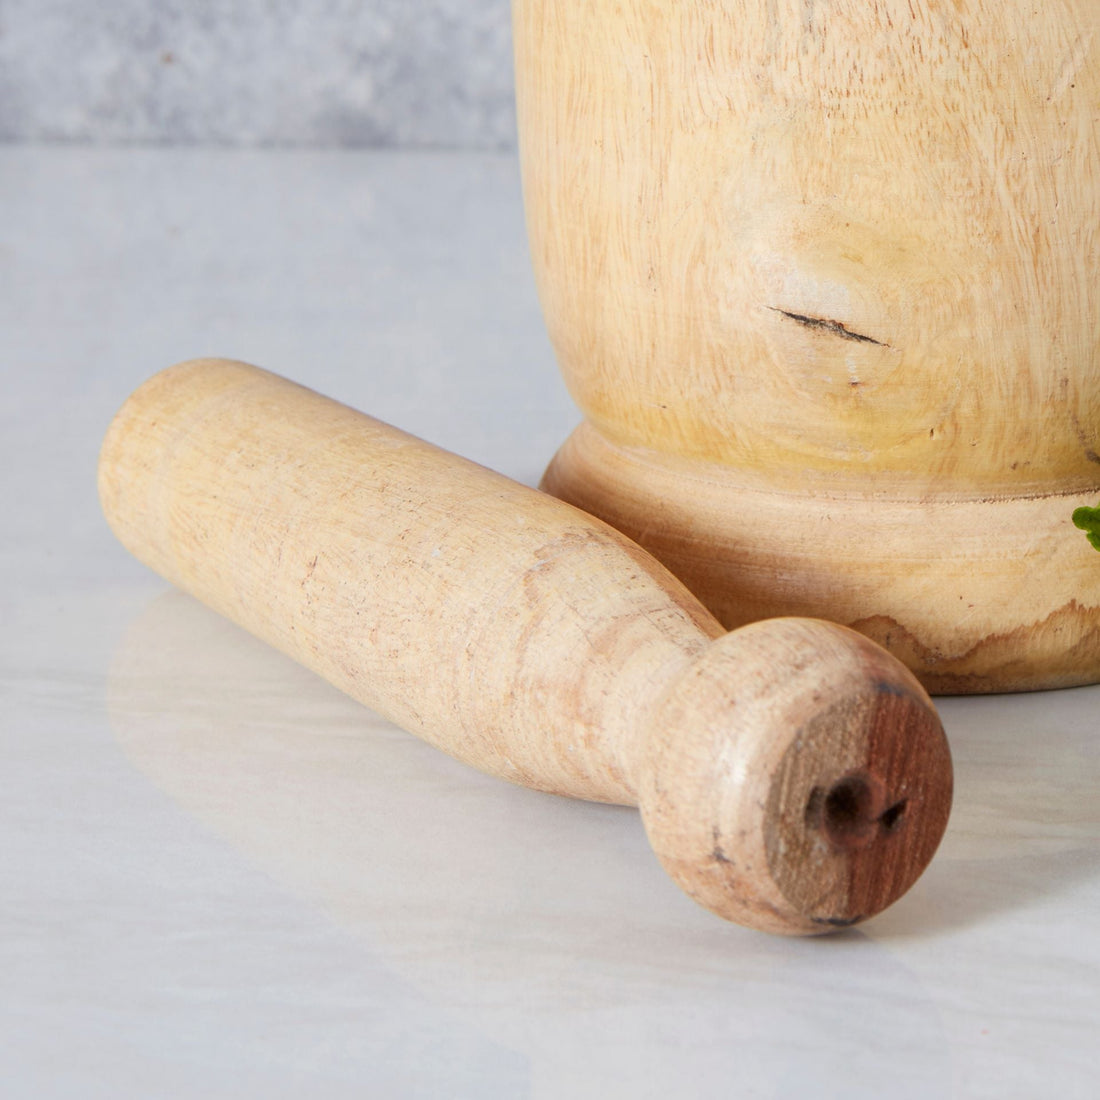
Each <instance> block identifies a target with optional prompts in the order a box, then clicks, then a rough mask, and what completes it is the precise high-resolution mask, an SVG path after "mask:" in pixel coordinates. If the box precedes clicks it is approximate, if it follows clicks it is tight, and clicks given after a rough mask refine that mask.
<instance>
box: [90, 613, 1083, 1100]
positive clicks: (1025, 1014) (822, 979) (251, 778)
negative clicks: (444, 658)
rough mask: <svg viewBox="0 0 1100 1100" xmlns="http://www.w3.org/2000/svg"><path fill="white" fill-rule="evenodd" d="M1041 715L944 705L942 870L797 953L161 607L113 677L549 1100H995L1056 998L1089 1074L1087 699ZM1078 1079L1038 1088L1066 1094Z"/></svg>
mask: <svg viewBox="0 0 1100 1100" xmlns="http://www.w3.org/2000/svg"><path fill="white" fill-rule="evenodd" d="M1044 698H1046V699H1047V705H1046V706H1044V705H1043V699H1044ZM1050 698H1051V697H1049V696H1047V697H1041V696H1035V697H1026V698H1018V697H1014V698H1011V699H1010V698H1007V697H1006V698H1004V699H993V700H958V701H945V706H944V711H945V718H946V720H947V722H948V726H949V729H953V731H954V735H955V737H954V740H955V746H956V756H957V758H958V771H959V793H958V803H957V809H956V813H955V819H954V822H953V825H952V828H951V830H950V831H949V834H948V839H947V840H946V841H945V845H944V849H943V850H942V852H941V854H940V856H939V857H938V859H937V860H936V862H935V863H934V864H933V867H932V869H930V871H929V872H928V873H927V875H926V876H925V878H924V879H923V880H922V881H921V882H920V883H919V884H918V885H917V887H916V888H915V889H914V890H913V892H912V893H911V894H910V895H909V896H908V897H907V898H904V899H902V901H901V902H899V903H898V904H897V905H896V906H895V907H894V908H893V909H892V910H890V911H888V912H887V913H886V914H884V915H882V916H881V917H879V918H878V919H877V920H876V921H873V922H870V923H869V924H868V925H867V926H865V930H864V931H860V932H852V933H847V934H844V935H841V936H839V937H836V938H834V939H831V940H826V941H788V940H778V939H771V938H769V937H766V936H763V935H760V934H758V933H753V932H749V931H746V930H743V929H739V928H735V927H732V926H727V925H724V924H722V923H721V922H720V921H718V920H717V919H715V918H713V917H711V916H710V915H709V914H707V913H705V912H703V911H702V910H697V909H696V908H695V907H694V906H693V905H692V904H691V903H690V902H689V901H687V900H686V899H685V898H683V897H682V896H681V895H680V894H679V892H678V891H677V890H676V888H675V887H674V886H673V885H672V884H671V883H670V882H668V881H667V879H666V878H665V876H664V875H663V873H662V872H661V871H660V869H659V867H658V866H657V864H656V862H655V860H654V859H653V858H652V855H651V853H650V852H649V849H648V846H647V844H646V841H645V837H644V834H643V832H642V829H641V825H640V821H639V820H638V818H637V815H636V814H635V813H634V812H633V811H630V810H625V809H621V808H613V807H606V806H596V805H588V804H583V803H574V802H569V801H567V800H564V799H558V798H554V797H552V796H548V795H541V794H537V793H534V792H530V791H526V790H522V789H519V788H513V787H509V786H508V785H506V784H503V783H500V782H499V781H496V780H493V779H489V778H487V777H484V776H481V775H479V774H478V773H476V772H473V771H470V770H469V769H467V768H464V767H463V766H461V765H459V764H457V763H456V762H454V761H452V760H450V759H448V758H447V757H445V756H443V755H441V754H439V753H438V752H436V751H435V750H433V749H431V748H429V747H428V746H426V745H424V744H422V743H420V742H419V741H417V740H416V739H414V738H412V737H410V736H409V735H407V734H405V733H403V732H401V731H399V730H397V729H396V728H395V727H393V726H391V725H389V724H388V723H386V722H385V721H383V720H382V719H380V718H378V717H376V716H374V715H373V714H372V713H371V712H369V711H366V710H364V709H363V708H360V707H359V706H357V705H356V704H355V703H353V702H352V701H350V700H347V699H345V698H343V697H342V696H340V695H339V694H338V693H336V692H335V691H334V690H332V689H330V688H329V687H327V686H326V685H325V684H323V683H322V682H320V681H319V680H317V679H316V678H314V677H313V676H312V675H311V674H310V673H308V672H306V671H304V670H302V669H299V668H297V667H296V666H294V665H293V664H292V663H291V662H289V661H287V660H286V659H285V658H283V657H281V656H280V655H278V654H276V653H274V652H272V651H270V650H269V649H267V648H266V647H265V646H263V645H262V644H261V643H259V642H256V641H255V640H253V639H251V638H249V637H248V636H247V635H245V634H243V633H242V632H240V631H239V630H238V629H237V628H235V627H233V626H232V625H230V624H228V623H226V622H223V621H222V620H220V619H219V618H217V617H216V616H215V615H213V614H212V613H210V612H208V611H207V610H206V609H205V608H203V607H201V606H200V605H199V604H197V603H195V602H194V601H192V600H190V599H189V598H188V597H186V596H183V595H181V594H178V593H168V594H166V595H164V596H162V597H161V598H159V599H158V600H156V601H154V602H152V603H151V604H150V605H149V607H148V608H147V609H146V611H145V612H144V613H143V614H142V615H141V616H140V617H138V618H137V619H136V620H135V621H134V622H133V624H132V626H131V629H130V632H129V634H128V635H127V637H126V638H125V639H124V641H123V642H122V643H121V644H120V646H119V647H118V649H117V651H116V653H115V659H114V662H113V666H112V670H111V674H110V678H109V712H110V720H111V725H112V729H113V731H114V734H115V736H116V738H117V740H118V743H119V745H120V746H121V747H122V749H123V750H124V751H125V753H126V755H127V756H128V758H129V759H130V760H131V761H132V762H133V764H134V765H135V766H136V767H137V768H139V769H140V770H141V771H142V772H143V773H144V774H145V775H146V776H148V777H149V779H150V780H151V781H152V782H153V783H155V784H156V785H157V786H158V787H159V788H160V789H161V790H163V791H165V792H166V793H167V794H168V795H170V797H171V798H172V799H173V800H174V801H175V802H176V803H178V804H179V805H180V806H181V807H182V808H183V809H184V810H186V811H187V812H188V813H189V814H191V815H194V817H195V818H196V819H198V820H199V821H201V822H202V823H203V824H204V825H205V826H207V827H208V828H209V829H211V830H212V831H213V832H214V833H216V834H217V835H218V836H220V837H223V838H224V839H225V840H226V841H227V842H228V843H230V844H231V845H232V846H233V847H234V848H235V849H236V850H238V851H239V852H241V853H242V854H243V855H244V856H246V857H247V859H248V860H249V862H250V863H251V864H253V865H254V866H256V867H257V868H261V869H262V870H263V871H264V872H265V873H267V874H269V875H271V876H272V877H273V878H274V879H275V880H276V881H278V882H280V883H283V884H284V885H285V886H286V888H287V889H289V890H291V891H292V892H293V893H294V894H295V895H297V896H300V897H302V898H305V899H309V900H310V901H311V902H313V903H315V904H316V905H318V906H320V907H321V908H323V910H324V911H326V912H327V913H328V914H330V915H331V917H332V918H333V919H334V920H335V921H337V922H338V923H339V924H340V925H341V926H342V927H344V928H345V929H347V930H349V931H351V932H352V933H353V934H354V935H355V936H356V937H357V938H359V939H360V940H361V941H362V942H363V943H364V944H366V945H369V948H370V950H371V952H372V953H373V954H374V955H376V956H377V958H378V959H379V962H380V965H382V966H383V967H384V968H385V970H386V972H387V973H388V974H389V975H390V976H391V980H392V981H393V982H395V983H399V984H400V985H401V987H402V989H403V990H404V991H405V993H404V1002H405V1003H407V1004H408V1005H413V1004H417V1005H419V1004H421V1003H429V1004H431V1005H432V1006H434V1007H435V1008H436V1010H437V1011H441V1012H444V1013H453V1014H455V1016H456V1018H461V1019H462V1020H463V1021H464V1022H465V1023H467V1024H468V1025H472V1026H473V1027H474V1028H476V1029H477V1030H478V1031H480V1032H482V1033H483V1034H484V1035H485V1037H486V1040H487V1041H489V1042H491V1043H492V1044H494V1045H496V1046H498V1047H499V1048H501V1049H504V1050H509V1051H515V1052H517V1053H518V1054H520V1055H521V1056H522V1057H523V1058H524V1060H525V1061H526V1060H529V1061H530V1064H531V1074H532V1080H531V1092H530V1095H533V1096H547V1097H550V1096H570V1097H581V1096H592V1097H596V1096H611V1095H615V1096H618V1095H624V1096H625V1095H632V1096H656V1095H667V1094H673V1095H675V1094H677V1093H680V1094H683V1092H682V1090H683V1089H684V1087H685V1083H688V1082H694V1083H695V1084H696V1085H697V1087H698V1088H699V1090H700V1092H699V1094H700V1095H702V1094H706V1095H710V1094H712V1090H721V1089H723V1088H724V1087H728V1086H729V1085H731V1084H732V1083H734V1082H736V1092H735V1093H734V1094H736V1095H744V1096H754V1095H763V1096H772V1095H776V1096H785V1095H790V1094H792V1093H793V1092H794V1090H795V1089H796V1088H797V1089H800V1090H801V1089H804V1088H806V1087H807V1086H808V1084H809V1083H810V1082H813V1083H814V1086H813V1095H815V1096H831V1095H837V1096H839V1095H844V1096H846V1097H861V1096H868V1097H869V1096H872V1095H881V1094H882V1093H883V1092H888V1093H889V1095H891V1096H893V1097H906V1096H929V1095H949V1094H950V1093H951V1092H952V1090H953V1089H964V1090H965V1094H966V1095H987V1094H988V1095H991V1096H992V1095H1002V1096H1003V1095H1014V1094H1016V1093H1013V1092H1012V1091H1011V1087H1016V1086H1018V1085H1019V1083H1020V1081H1021V1080H1028V1079H1031V1080H1034V1081H1036V1082H1037V1081H1038V1080H1039V1076H1037V1075H1039V1074H1040V1067H1039V1066H1037V1065H1036V1063H1035V1060H1034V1058H1033V1057H1032V1056H1031V1055H1030V1054H1029V1051H1028V1044H1027V1043H1026V1042H1022V1041H1021V1035H1026V1034H1032V1033H1033V1031H1034V1029H1035V1028H1037V1027H1042V1026H1044V1025H1043V1022H1042V1021H1043V1018H1044V1017H1045V1016H1046V1014H1047V1013H1049V1010H1050V1009H1051V1007H1052V1002H1051V1001H1050V1000H1048V998H1052V997H1053V998H1054V1002H1055V1003H1057V1004H1058V1005H1059V1006H1065V1008H1060V1009H1059V1012H1058V1013H1057V1017H1058V1021H1057V1031H1058V1034H1059V1035H1060V1036H1061V1037H1062V1038H1061V1041H1062V1043H1063V1044H1065V1045H1067V1047H1068V1048H1069V1049H1071V1050H1072V1049H1073V1048H1074V1042H1075V1041H1080V1042H1081V1046H1080V1049H1081V1050H1084V1049H1085V1046H1084V1042H1085V1040H1086V1039H1087V1037H1088V1035H1089V1034H1090V1031H1091V1028H1092V1026H1093V1023H1094V1014H1095V1012H1096V1009H1097V1006H1098V1004H1100V996H1098V994H1097V990H1096V987H1095V983H1094V982H1092V981H1091V979H1093V978H1095V973H1096V972H1095V965H1096V961H1097V945H1096V942H1095V940H1096V933H1095V929H1093V928H1090V929H1086V928H1084V927H1081V924H1082V922H1083V920H1085V919H1087V916H1086V917H1079V918H1077V920H1076V922H1075V921H1074V920H1073V919H1072V918H1070V917H1069V916H1068V915H1063V916H1062V917H1061V926H1059V925H1058V924H1057V923H1052V919H1053V920H1054V921H1056V920H1057V915H1058V914H1069V913H1072V911H1073V910H1072V909H1066V908H1064V906H1062V904H1061V903H1062V902H1063V901H1064V895H1066V894H1073V893H1077V894H1079V895H1080V896H1081V898H1082V899H1085V898H1089V897H1091V898H1093V899H1095V898H1096V896H1097V879H1098V867H1097V863H1098V851H1100V846H1098V840H1100V829H1098V828H1097V816H1096V814H1095V811H1094V810H1093V809H1092V807H1091V805H1089V804H1088V801H1089V798H1090V796H1091V794H1092V792H1094V791H1095V790H1096V788H1097V781H1098V779H1100V753H1098V752H1097V751H1096V747H1095V744H1094V742H1093V739H1092V738H1091V737H1090V736H1089V734H1090V732H1091V730H1090V728H1089V726H1088V724H1087V722H1083V721H1080V720H1079V717H1081V716H1086V715H1087V710H1088V704H1089V703H1090V702H1091V703H1092V704H1095V703H1096V701H1097V698H1098V695H1097V693H1096V692H1095V691H1094V690H1092V689H1085V690H1084V691H1082V692H1081V693H1079V695H1078V697H1077V698H1078V699H1079V701H1080V713H1079V714H1078V711H1077V709H1076V708H1073V707H1069V708H1061V709H1059V712H1058V713H1059V718H1058V719H1057V720H1051V721H1049V722H1048V723H1047V725H1046V726H1045V727H1044V726H1042V725H1038V728H1039V729H1042V731H1043V732H1042V736H1041V737H1040V738H1036V737H1035V730H1036V728H1037V723H1041V721H1042V719H1043V716H1044V715H1049V713H1050V710H1051V708H1050V706H1049V700H1050ZM1065 699H1066V700H1067V701H1068V702H1070V703H1073V702H1074V701H1075V700H1074V699H1073V698H1070V696H1069V695H1066V696H1065ZM1078 912H1084V913H1085V914H1087V912H1088V910H1078ZM1074 923H1076V924H1077V928H1076V931H1077V933H1078V934H1079V935H1081V934H1084V933H1086V932H1087V933H1089V935H1088V940H1089V942H1088V945H1087V947H1088V953H1089V954H1090V956H1091V958H1090V959H1084V958H1081V957H1080V956H1077V955H1076V953H1075V951H1074V950H1073V941H1072V940H1069V939H1067V938H1066V936H1067V934H1070V933H1072V931H1073V929H1072V928H1071V927H1069V926H1070V925H1073V924H1074ZM1025 932H1026V933H1027V936H1028V939H1029V942H1028V943H1026V944H1025V945H1023V947H1022V949H1020V948H1013V966H1014V969H1013V970H1012V971H1011V972H1009V971H1008V969H1007V968H1006V970H1005V973H1004V974H1003V975H1002V974H998V967H997V966H996V965H995V961H994V960H995V959H996V958H997V956H998V954H999V953H1002V952H1005V951H1006V950H1009V947H1010V945H1011V944H1012V943H1013V942H1014V939H1015V937H1018V936H1020V935H1022V934H1023V933H1025ZM1090 964H1091V967H1092V969H1091V970H1090ZM1021 978H1022V979H1023V981H1024V983H1025V984H1026V985H1027V986H1028V987H1029V990H1030V996H1029V998H1028V999H1026V1000H1025V1001H1022V1002H1021V1000H1020V998H1019V997H1016V996H1011V995H1010V994H1011V993H1012V990H1013V989H1014V988H1015V987H1016V986H1017V985H1018V983H1019V982H1020V981H1021ZM1048 982H1049V983H1050V989H1049V990H1048V988H1047V983H1048ZM1055 989H1056V990H1057V993H1056V995H1055V992H1054V990H1055ZM1074 1004H1076V1007H1077V1008H1078V1009H1079V1010H1080V1012H1081V1015H1080V1016H1076V1013H1075V1012H1074V1011H1072V1010H1069V1011H1066V1009H1069V1006H1072V1005H1074ZM405 1026H406V1027H407V1029H408V1030H409V1032H415V1031H416V1030H417V1027H418V1023H417V1018H416V1014H415V1013H411V1012H410V1014H409V1016H408V1019H407V1020H406V1025H405ZM1052 1038H1053V1036H1052ZM1082 1057H1084V1056H1082ZM899 1064H903V1065H904V1073H900V1074H899ZM1086 1068H1087V1067H1086V1066H1085V1064H1084V1062H1083V1061H1080V1062H1079V1063H1078V1064H1074V1060H1073V1058H1072V1057H1071V1058H1067V1059H1064V1060H1063V1062H1062V1064H1061V1065H1060V1066H1059V1067H1057V1069H1056V1075H1057V1074H1061V1075H1062V1082H1061V1084H1062V1087H1063V1095H1067V1094H1075V1093H1074V1092H1073V1090H1074V1088H1084V1087H1085V1085H1086V1083H1087V1078H1086V1077H1085V1076H1084V1074H1085V1071H1086ZM1021 1075H1022V1076H1021ZM1041 1078H1042V1080H1043V1081H1045V1082H1047V1083H1048V1084H1049V1083H1050V1081H1051V1080H1052V1078H1051V1076H1050V1071H1049V1070H1048V1069H1044V1070H1042V1074H1041ZM998 1083H999V1085H1000V1086H1002V1087H1009V1091H1007V1092H1006V1091H1003V1090H999V1089H998V1088H995V1087H994V1086H995V1085H997V1084H998ZM1010 1086H1011V1087H1010ZM1067 1090H1068V1091H1067ZM503 1094H504V1093H502V1095H503ZM713 1094H715V1095H717V1094H718V1092H713ZM723 1094H724V1093H723ZM509 1095H511V1094H509ZM1081 1095H1085V1094H1084V1093H1083V1092H1082V1093H1081Z"/></svg>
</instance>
